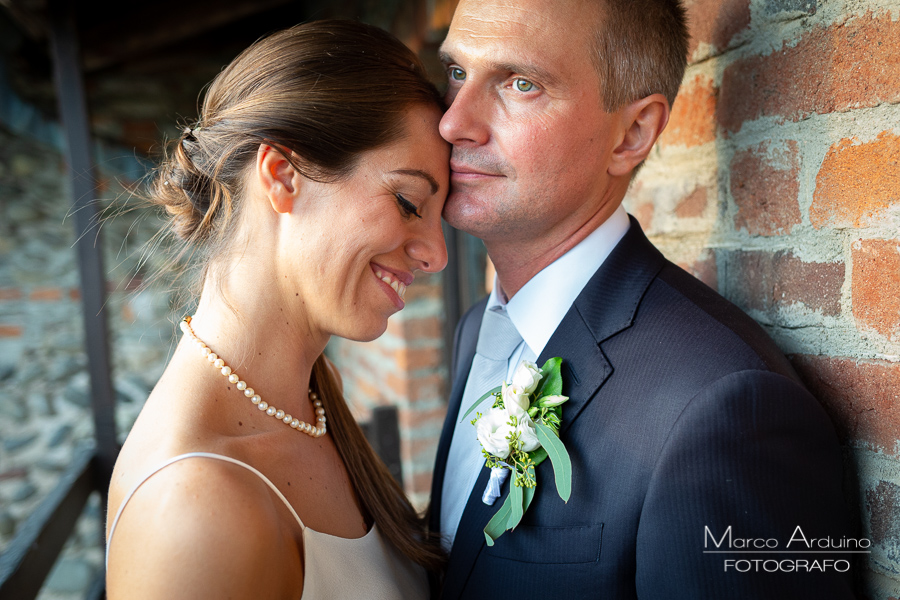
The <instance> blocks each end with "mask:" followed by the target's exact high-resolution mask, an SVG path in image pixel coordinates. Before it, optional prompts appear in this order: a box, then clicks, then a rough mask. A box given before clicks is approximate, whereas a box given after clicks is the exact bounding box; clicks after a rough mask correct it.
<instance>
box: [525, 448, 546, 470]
mask: <svg viewBox="0 0 900 600" xmlns="http://www.w3.org/2000/svg"><path fill="white" fill-rule="evenodd" d="M528 456H530V457H531V462H533V463H534V466H538V465H539V464H541V463H542V462H544V459H545V458H547V451H546V450H544V449H543V448H538V449H537V450H534V451H532V452H529V453H528Z"/></svg>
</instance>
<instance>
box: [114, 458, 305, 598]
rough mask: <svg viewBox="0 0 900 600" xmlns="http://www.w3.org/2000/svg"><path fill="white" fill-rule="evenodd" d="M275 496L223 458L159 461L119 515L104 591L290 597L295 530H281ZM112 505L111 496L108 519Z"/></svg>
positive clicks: (174, 595) (141, 594)
mask: <svg viewBox="0 0 900 600" xmlns="http://www.w3.org/2000/svg"><path fill="white" fill-rule="evenodd" d="M119 495H121V494H119ZM273 498H274V496H273V494H272V493H271V492H270V491H269V489H268V487H267V486H266V484H265V483H264V482H263V481H262V480H261V479H260V478H259V477H258V476H257V475H255V474H254V473H252V472H250V471H248V470H247V469H245V468H243V467H241V466H239V465H235V464H231V463H228V462H225V461H222V460H216V459H211V458H204V457H193V458H187V459H184V460H179V461H177V462H175V463H173V464H171V465H169V466H167V467H165V468H163V469H162V470H160V471H158V472H157V473H155V474H154V475H152V476H151V477H150V478H149V479H147V480H146V481H145V482H144V483H143V484H141V486H140V487H139V488H138V490H137V492H136V493H135V494H134V496H133V497H132V498H131V499H130V500H129V501H128V504H127V505H126V507H125V509H124V511H123V512H122V515H121V517H120V518H119V521H118V523H117V525H116V529H115V532H114V536H113V537H112V539H111V540H110V557H109V571H108V573H107V587H108V596H109V597H110V598H112V599H115V598H135V599H140V598H179V597H182V598H201V599H202V598H225V597H232V598H284V597H288V596H291V595H292V594H293V595H294V597H296V596H297V595H299V593H298V592H296V591H295V590H294V589H293V588H294V587H296V581H295V580H296V579H297V575H298V571H300V565H299V564H298V562H297V561H298V560H299V558H298V556H297V552H295V551H291V548H290V546H291V543H290V540H291V539H292V538H293V537H294V536H295V534H293V533H291V532H288V531H285V529H286V528H285V527H283V520H282V519H281V517H280V513H279V510H278V509H277V506H276V505H275V503H274V502H273ZM112 499H113V498H111V500H112ZM119 502H120V503H121V498H120V499H119ZM118 508H119V506H118V505H116V506H114V505H113V503H112V502H111V503H110V518H113V515H114V514H115V512H113V511H117V510H118ZM292 580H294V581H292Z"/></svg>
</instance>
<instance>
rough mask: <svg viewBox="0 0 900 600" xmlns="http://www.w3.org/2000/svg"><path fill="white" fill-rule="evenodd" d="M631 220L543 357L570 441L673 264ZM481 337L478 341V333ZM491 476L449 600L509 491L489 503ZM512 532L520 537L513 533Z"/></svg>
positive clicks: (455, 552) (481, 481) (466, 516)
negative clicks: (610, 356)
mask: <svg viewBox="0 0 900 600" xmlns="http://www.w3.org/2000/svg"><path fill="white" fill-rule="evenodd" d="M629 218H630V219H631V227H630V228H629V230H628V232H627V233H626V234H625V236H624V237H623V238H622V240H621V241H620V242H619V243H618V245H616V247H615V249H614V250H613V251H612V252H611V253H610V255H609V256H608V257H607V258H606V260H605V261H604V262H603V265H601V267H600V268H599V269H598V270H597V272H596V273H594V275H593V277H591V279H590V281H589V282H588V283H587V285H586V286H585V288H584V289H583V290H582V291H581V293H580V294H579V296H578V298H577V299H576V300H575V303H574V305H573V306H572V308H570V309H569V312H568V313H566V316H565V317H564V318H563V320H562V322H561V323H560V325H559V327H557V329H556V331H555V332H554V333H553V336H552V337H551V338H550V340H549V342H548V343H547V346H546V347H545V348H544V350H543V351H542V352H541V355H540V357H539V359H538V360H539V362H538V366H540V365H542V364H543V363H544V362H545V361H546V360H547V359H548V358H552V357H554V356H560V357H562V359H563V371H562V373H563V393H564V394H565V395H567V396H569V398H570V399H569V401H568V402H567V403H566V404H564V405H563V426H562V431H561V433H562V435H563V436H565V432H566V431H567V430H568V429H569V428H570V427H571V425H572V423H573V422H574V421H575V419H577V418H578V416H579V415H581V413H582V412H583V410H584V408H585V407H586V406H587V405H588V403H590V401H591V400H592V399H593V398H594V396H595V395H596V393H597V391H598V390H599V389H600V387H601V386H602V385H603V383H604V382H605V381H606V380H607V379H608V378H609V377H610V375H612V373H613V370H614V365H611V364H610V362H609V361H608V360H607V358H606V356H605V355H604V354H603V350H602V348H601V346H600V344H601V343H602V342H603V341H604V340H607V339H609V338H610V337H612V336H613V335H616V334H617V333H619V332H620V331H622V330H624V329H627V328H628V327H630V326H631V324H632V323H633V322H634V318H635V314H636V313H637V309H638V306H639V305H640V302H641V299H642V298H643V296H644V294H645V293H646V291H647V288H648V287H649V286H650V284H651V283H652V281H653V279H654V278H655V277H656V275H657V274H658V273H659V271H660V270H661V269H662V268H663V266H665V264H666V262H667V261H666V259H665V258H664V257H663V255H662V254H661V253H660V252H659V250H657V249H656V248H655V247H654V246H653V245H652V244H651V243H650V242H649V240H647V238H646V236H645V235H644V233H643V231H641V227H640V225H639V224H638V223H637V221H636V220H635V219H634V217H629ZM482 312H483V308H482ZM479 321H480V320H479ZM479 326H480V323H479ZM475 337H476V338H477V330H476V336H475ZM476 341H477V340H476ZM474 343H475V342H474V341H473V343H472V348H471V354H468V355H467V364H466V366H465V368H464V369H460V371H461V372H462V375H461V379H460V378H457V381H455V382H454V385H453V389H454V392H455V393H454V396H453V398H452V399H451V404H450V407H449V408H448V414H456V413H457V412H458V410H459V403H460V402H461V396H462V388H463V387H465V377H466V376H467V375H468V371H469V368H471V363H472V356H473V355H474V351H475V349H474ZM451 411H452V412H451ZM449 421H450V420H448V421H447V422H445V423H444V430H443V432H442V433H441V449H442V450H443V453H442V454H439V457H438V463H437V464H438V469H440V476H439V477H438V472H437V469H436V471H435V483H436V484H437V483H438V481H439V482H440V484H441V485H442V484H443V475H444V467H445V462H446V459H447V451H448V448H449V445H450V436H451V435H452V432H453V424H452V423H450V422H449ZM448 431H449V433H448ZM563 441H565V438H564V439H563ZM489 474H490V471H489V470H488V469H485V468H482V470H481V473H480V475H479V477H478V481H477V482H476V483H475V487H474V488H473V489H472V493H471V495H470V496H469V501H468V503H467V504H466V509H465V511H464V512H463V515H462V519H461V520H460V523H459V528H458V529H457V532H456V538H455V540H454V543H453V548H452V550H451V553H450V560H449V563H448V565H447V575H446V578H445V580H444V589H443V597H444V598H448V599H450V598H458V597H459V596H460V595H461V593H462V591H463V589H464V588H465V585H466V582H467V581H468V578H469V576H470V574H471V572H472V569H473V566H474V564H475V561H476V559H477V558H478V555H479V554H480V553H481V551H482V550H483V548H484V543H485V542H484V533H483V529H484V526H485V525H487V522H488V521H489V520H490V518H491V517H492V516H493V515H494V513H495V512H496V511H497V510H498V509H499V508H500V506H502V505H503V502H504V501H505V500H506V496H507V494H508V493H509V484H508V483H507V484H506V485H505V486H504V489H503V495H502V496H501V497H500V498H499V499H498V500H497V501H496V502H495V503H494V505H493V506H487V505H486V504H484V503H483V502H482V501H481V494H482V492H483V491H484V487H485V485H486V484H487V480H488V477H489ZM432 489H433V494H434V493H437V494H438V496H437V498H439V497H440V492H441V488H440V487H437V485H436V486H435V487H433V488H432ZM434 490H437V491H436V492H434ZM434 498H435V496H434V495H432V506H434V505H435V502H434ZM438 506H439V505H438ZM438 521H439V518H438ZM505 535H515V533H514V532H507V533H506V534H505Z"/></svg>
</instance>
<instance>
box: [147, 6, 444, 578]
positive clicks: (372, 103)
mask: <svg viewBox="0 0 900 600" xmlns="http://www.w3.org/2000/svg"><path fill="white" fill-rule="evenodd" d="M416 105H426V106H428V105H430V106H434V107H437V108H441V109H442V108H443V102H442V100H441V97H440V94H439V92H438V91H437V89H436V88H435V87H434V85H433V84H432V83H431V82H430V81H429V79H428V76H427V75H426V72H425V68H424V66H423V65H422V63H421V61H420V60H419V58H418V57H417V56H416V55H415V54H414V53H413V52H412V51H410V50H409V49H408V48H407V47H406V46H404V45H403V44H402V43H401V42H400V41H398V40H397V39H396V38H394V37H393V36H392V35H390V34H389V33H387V32H385V31H382V30H381V29H378V28H376V27H372V26H369V25H365V24H362V23H358V22H354V21H335V20H331V21H317V22H312V23H307V24H303V25H298V26H296V27H292V28H290V29H286V30H284V31H280V32H278V33H275V34H272V35H270V36H268V37H266V38H263V39H261V40H260V41H258V42H256V43H255V44H253V45H252V46H251V47H250V48H248V49H247V50H245V51H244V52H243V53H241V55H240V56H238V57H237V58H236V59H234V61H232V62H231V64H229V65H228V66H227V67H226V68H225V69H224V70H223V71H222V72H221V73H220V74H219V75H218V76H217V77H216V78H215V79H214V80H213V82H212V84H211V85H210V87H209V90H208V91H207V93H206V96H205V98H204V101H203V106H202V111H201V115H200V118H199V120H198V121H197V122H196V123H193V124H191V125H189V126H187V127H185V129H184V132H183V133H182V134H181V136H180V138H178V139H175V140H173V142H172V143H171V145H170V148H169V150H168V152H167V156H166V157H165V158H164V160H163V162H162V164H161V166H160V167H159V168H158V170H157V172H156V176H155V178H154V180H153V182H152V184H151V191H150V200H151V201H152V202H154V203H156V204H158V205H161V206H162V207H164V208H165V211H166V212H167V213H168V215H169V218H170V224H171V228H172V231H173V232H174V233H175V234H176V235H177V236H178V237H180V238H181V239H182V240H183V241H184V242H185V243H186V247H188V248H190V250H189V252H190V253H191V254H192V255H193V256H194V257H197V256H198V255H199V256H200V263H201V268H202V273H201V276H200V278H199V279H200V280H201V281H202V280H203V279H204V278H205V276H206V273H207V270H208V269H209V268H210V266H211V265H214V264H215V263H216V259H217V258H220V257H222V256H224V255H227V254H228V253H229V250H230V249H231V244H233V243H235V242H234V240H235V239H236V238H237V236H236V235H235V230H236V227H237V223H238V222H239V219H238V217H239V215H240V213H241V200H242V198H241V196H242V192H243V189H244V184H245V178H246V177H247V174H248V173H249V172H250V169H251V168H252V165H253V164H254V160H255V158H256V155H257V149H258V148H259V146H260V144H270V145H272V146H273V147H274V148H277V149H284V150H285V152H284V155H285V158H287V159H288V160H289V161H290V162H291V164H292V165H293V166H294V168H295V169H297V171H298V172H299V173H301V174H302V175H304V176H305V177H308V178H311V179H314V180H317V181H324V182H336V181H340V180H341V179H342V178H344V177H346V176H349V175H350V174H351V173H352V172H353V170H354V168H355V167H356V165H357V163H358V161H359V159H360V157H361V156H362V155H363V153H365V152H367V151H370V150H373V149H375V148H378V147H380V146H383V145H384V144H388V143H390V142H393V141H395V140H397V139H399V138H400V137H401V136H403V135H404V134H405V131H404V127H403V124H404V117H405V115H406V114H407V111H408V110H409V108H410V107H412V106H416ZM291 153H293V154H291ZM310 385H311V387H312V388H313V389H314V390H316V391H317V392H318V393H319V395H320V397H321V398H322V402H323V403H324V405H325V408H326V410H327V414H328V419H329V422H330V423H329V425H331V427H329V428H328V431H329V433H330V434H331V435H332V436H334V441H335V445H336V446H337V449H338V452H339V453H340V455H341V458H342V459H343V461H344V464H345V465H346V467H347V471H348V473H349V475H350V479H351V481H352V482H353V485H354V487H355V489H356V492H357V494H358V495H359V500H360V502H361V503H362V508H363V510H364V511H365V512H366V513H368V515H369V516H370V517H371V518H372V519H373V520H374V521H375V523H377V524H378V528H379V530H380V531H381V532H382V533H383V534H384V535H385V536H386V537H387V538H388V539H389V540H390V541H391V542H392V543H393V544H394V545H395V546H396V547H397V548H398V549H399V550H400V551H401V552H402V553H403V554H405V555H406V556H407V557H409V558H410V559H411V560H413V561H415V562H416V563H418V564H420V565H422V566H424V567H425V568H427V569H429V570H432V571H438V570H439V569H440V568H441V566H442V565H443V563H444V561H445V555H444V553H443V551H442V550H441V547H440V543H439V540H438V539H437V536H436V535H434V534H429V533H428V532H427V530H426V526H425V522H424V519H423V518H421V517H420V516H419V515H418V514H416V511H415V510H414V509H413V507H412V506H411V505H410V503H409V501H408V500H407V498H406V495H405V494H404V492H403V490H402V489H401V487H400V486H399V485H398V484H397V482H396V481H395V480H394V478H393V477H392V476H391V474H390V472H389V471H388V470H387V468H386V467H385V466H384V463H382V461H381V460H379V459H378V457H377V456H376V455H375V453H374V451H373V450H372V447H371V446H370V445H369V443H368V442H367V441H366V439H365V436H364V435H363V432H362V430H361V429H360V427H359V425H358V424H357V423H356V421H355V420H354V418H353V416H352V414H351V413H350V410H349V408H348V407H347V405H346V403H345V401H344V399H343V396H342V395H341V392H340V389H339V387H338V385H337V383H336V382H335V380H334V376H333V374H332V373H331V371H330V369H329V368H328V367H327V363H326V362H325V359H324V356H320V357H319V359H318V360H317V361H316V363H315V365H314V367H313V372H312V378H311V382H310Z"/></svg>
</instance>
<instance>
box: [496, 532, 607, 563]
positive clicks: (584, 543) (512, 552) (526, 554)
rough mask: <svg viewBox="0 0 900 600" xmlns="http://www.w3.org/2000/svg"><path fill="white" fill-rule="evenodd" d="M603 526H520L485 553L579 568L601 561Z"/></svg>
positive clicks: (497, 556)
mask: <svg viewBox="0 0 900 600" xmlns="http://www.w3.org/2000/svg"><path fill="white" fill-rule="evenodd" d="M602 533H603V523H595V524H593V525H582V526H577V527H537V526H529V525H519V526H518V527H516V528H515V530H513V531H507V532H506V533H504V534H503V535H502V536H501V537H500V538H499V539H498V540H497V541H496V542H495V543H494V545H493V546H485V548H484V550H485V552H486V553H487V554H488V555H490V556H491V557H494V558H503V559H507V560H515V561H519V562H526V563H542V564H577V563H593V562H597V561H598V560H599V559H600V543H601V539H602V535H601V534H602Z"/></svg>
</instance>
